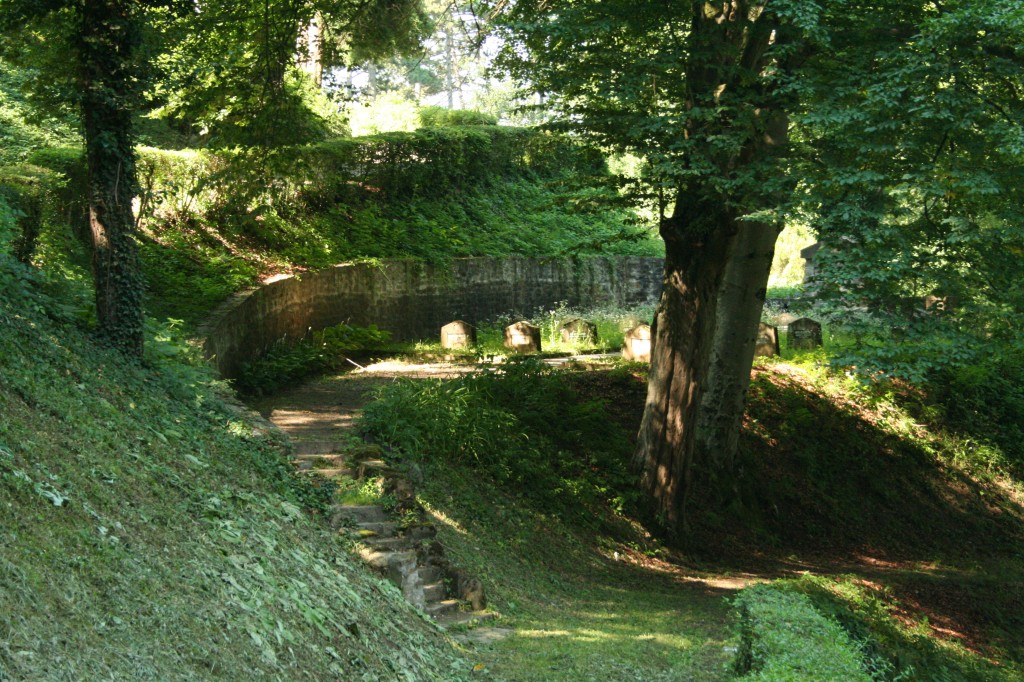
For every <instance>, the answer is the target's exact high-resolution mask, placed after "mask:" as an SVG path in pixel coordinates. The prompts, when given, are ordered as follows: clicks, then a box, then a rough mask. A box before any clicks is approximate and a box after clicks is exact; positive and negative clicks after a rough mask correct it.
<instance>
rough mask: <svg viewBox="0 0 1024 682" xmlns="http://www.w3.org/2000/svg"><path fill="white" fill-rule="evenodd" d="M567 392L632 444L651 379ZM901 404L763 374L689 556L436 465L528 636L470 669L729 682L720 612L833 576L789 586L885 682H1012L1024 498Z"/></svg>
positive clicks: (480, 565) (444, 516) (773, 368)
mask: <svg viewBox="0 0 1024 682" xmlns="http://www.w3.org/2000/svg"><path fill="white" fill-rule="evenodd" d="M573 383H574V384H575V385H576V387H577V389H578V390H579V391H581V392H582V393H583V394H584V395H586V396H591V397H593V396H596V397H603V398H606V399H609V400H610V405H609V412H608V415H609V417H610V418H611V419H613V420H615V421H617V422H619V423H621V424H622V425H624V426H625V427H626V428H627V430H634V431H635V428H636V421H637V420H638V419H639V416H640V414H641V411H642V406H643V396H644V389H643V380H642V377H640V376H637V375H633V374H630V373H627V372H622V371H615V372H611V373H602V372H591V373H586V374H579V375H576V376H575V377H574V379H573ZM907 400H908V396H903V397H897V396H892V395H883V394H878V393H877V392H874V391H870V390H865V389H863V388H860V387H858V386H857V385H856V384H854V383H852V382H848V381H845V380H844V379H842V378H841V377H834V376H829V375H827V374H826V373H824V372H821V371H816V370H814V368H813V362H808V363H807V364H806V365H805V366H794V365H791V364H789V365H784V364H777V365H775V364H771V363H768V364H766V365H764V366H761V367H759V368H758V369H757V370H756V372H755V376H754V381H753V385H752V390H751V401H750V406H749V410H748V415H747V424H746V428H745V430H744V436H743V441H742V446H741V448H742V456H741V466H740V475H739V476H738V477H737V478H736V479H735V480H734V481H732V482H731V484H730V485H729V486H725V487H724V489H722V490H724V492H721V493H719V494H717V495H715V494H710V493H708V494H703V493H702V492H698V493H697V494H696V496H695V499H694V502H693V504H694V507H693V508H694V509H699V510H700V512H699V513H698V514H695V516H694V519H695V526H694V528H693V539H692V542H691V543H690V544H689V545H688V546H687V547H685V548H683V549H682V550H672V549H670V548H665V547H661V546H659V545H658V543H657V542H655V541H652V540H651V539H650V538H649V537H645V535H644V534H643V532H642V530H641V529H640V528H639V527H638V526H637V525H636V524H631V523H625V522H623V521H622V520H621V519H620V521H619V522H617V523H616V522H612V523H611V524H610V525H609V524H608V523H607V522H608V521H609V519H608V518H605V519H604V522H599V523H597V524H596V525H595V526H591V525H588V524H580V522H579V517H578V516H576V515H575V514H572V513H568V514H554V513H552V512H551V511H550V509H549V510H548V511H546V512H545V511H543V510H542V509H543V508H542V507H538V506H537V505H535V504H534V503H532V502H531V501H530V498H527V497H524V496H523V495H522V494H520V493H519V492H518V491H517V490H516V489H514V487H509V486H504V487H503V486H496V485H494V484H493V483H492V482H491V481H490V480H488V478H487V476H486V475H485V474H484V473H483V472H481V471H479V470H474V469H471V468H466V467H464V466H460V465H453V464H451V463H448V462H445V463H443V464H442V463H441V462H438V463H437V464H435V465H431V464H430V463H429V460H428V462H427V463H426V464H425V465H424V466H423V470H424V472H425V475H426V483H425V485H424V487H423V489H422V491H421V498H422V499H423V501H424V502H425V504H426V505H427V506H428V507H429V508H430V509H431V511H432V512H433V513H434V515H435V518H436V519H437V520H438V522H439V525H440V527H441V538H442V539H443V541H444V543H445V545H446V546H447V547H448V548H449V552H450V553H451V554H453V555H454V556H455V557H457V559H458V561H459V563H460V564H461V565H463V566H464V567H466V568H467V569H469V570H470V572H472V573H474V574H476V575H479V576H481V577H482V578H483V580H484V581H485V584H486V585H487V588H488V590H489V598H490V603H491V606H492V607H493V608H495V609H496V610H497V611H498V612H500V613H501V614H502V616H503V617H504V619H505V620H504V623H502V624H509V625H514V626H515V627H516V629H517V632H516V634H515V635H514V636H513V637H511V638H510V639H507V640H504V641H500V642H497V643H494V644H491V645H488V646H487V647H485V648H483V649H481V650H480V651H479V653H478V654H477V655H478V656H479V657H480V658H481V660H483V661H484V662H486V663H487V665H488V668H489V669H490V670H491V671H493V672H494V673H495V674H498V675H501V676H504V677H506V678H508V679H513V680H523V681H533V680H566V681H568V680H590V679H594V680H605V679H607V680H631V679H644V680H647V679H654V680H657V679H666V680H670V679H671V680H675V679H702V680H703V679H724V678H727V677H728V675H729V672H728V670H727V665H728V663H729V659H730V654H729V653H728V650H727V649H726V647H732V646H734V645H735V641H734V640H732V639H730V630H729V628H730V625H729V623H730V618H729V606H728V604H727V603H726V602H725V600H723V599H722V598H721V597H723V596H727V595H728V594H730V593H731V591H732V590H734V589H737V588H738V587H740V586H742V584H743V583H744V581H746V580H750V579H753V578H760V579H769V580H774V579H779V578H791V577H793V576H800V575H803V574H804V573H805V572H809V573H810V574H811V576H813V575H814V574H817V575H819V576H822V577H810V576H808V577H804V578H801V579H798V580H795V581H783V582H780V583H779V584H780V585H781V586H782V587H783V588H784V589H789V590H795V591H799V592H804V593H806V594H809V595H810V596H811V597H812V601H813V602H814V604H815V606H816V607H817V608H818V609H819V611H821V612H823V613H825V614H827V615H829V616H831V617H834V618H836V619H838V620H839V621H840V623H841V624H842V625H843V626H844V628H845V629H846V630H847V631H848V632H849V633H850V635H851V636H852V637H853V638H854V639H855V640H856V641H857V642H859V643H860V645H861V646H862V647H863V651H864V652H865V655H866V656H868V659H869V663H868V665H869V667H871V669H873V670H875V671H877V672H878V674H879V675H880V677H878V679H894V678H896V677H897V676H898V675H900V674H903V675H904V677H903V678H901V679H920V680H932V679H952V680H1001V681H1009V680H1016V679H1020V675H1021V671H1022V669H1024V650H1022V649H1021V645H1020V642H1021V641H1024V639H1022V637H1021V634H1022V633H1024V621H1022V620H1021V615H1020V614H1021V613H1022V611H1024V608H1022V607H1024V592H1022V591H1021V585H1024V561H1022V555H1021V550H1020V548H1021V546H1024V543H1022V538H1024V505H1022V501H1024V495H1022V494H1021V493H1022V491H1021V486H1020V484H1019V483H1016V482H1014V481H1013V480H1012V479H1010V478H1007V477H1006V476H1005V475H1003V474H998V473H995V472H987V471H986V470H984V468H983V467H979V465H978V463H972V462H971V461H969V460H965V459H964V457H963V455H962V452H961V445H962V443H961V442H960V441H959V440H958V436H956V435H954V434H950V433H947V432H944V431H943V430H942V429H941V427H940V426H939V425H937V424H934V423H933V424H929V423H925V422H923V421H920V420H915V419H914V418H913V417H912V416H911V415H912V414H913V410H912V409H910V406H908V404H907ZM628 455H629V453H628V452H624V453H623V457H628ZM538 478H539V477H538ZM615 552H618V554H619V561H615V560H614V558H613V557H614V553H615Z"/></svg>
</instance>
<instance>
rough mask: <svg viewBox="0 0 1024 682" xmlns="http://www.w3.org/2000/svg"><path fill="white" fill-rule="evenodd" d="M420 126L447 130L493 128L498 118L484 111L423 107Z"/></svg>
mask: <svg viewBox="0 0 1024 682" xmlns="http://www.w3.org/2000/svg"><path fill="white" fill-rule="evenodd" d="M420 125H421V126H423V127H424V128H447V127H450V126H493V125H498V118H497V117H496V116H492V115H491V114H485V113H483V112H482V111H470V110H468V109H446V108H444V107H422V108H421V109H420Z"/></svg>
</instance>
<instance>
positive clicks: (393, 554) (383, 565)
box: [359, 547, 416, 572]
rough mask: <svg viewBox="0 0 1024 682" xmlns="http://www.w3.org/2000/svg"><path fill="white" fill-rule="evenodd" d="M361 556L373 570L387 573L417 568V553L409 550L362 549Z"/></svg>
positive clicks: (360, 549)
mask: <svg viewBox="0 0 1024 682" xmlns="http://www.w3.org/2000/svg"><path fill="white" fill-rule="evenodd" d="M359 556H360V558H361V559H362V560H363V561H365V562H366V563H367V564H368V565H369V566H371V567H372V568H376V569H377V570H379V571H385V572H388V571H390V570H392V569H396V570H398V569H402V570H404V569H405V568H408V567H409V566H413V567H415V565H416V552H412V551H409V550H405V551H393V550H381V549H375V548H373V547H360V548H359Z"/></svg>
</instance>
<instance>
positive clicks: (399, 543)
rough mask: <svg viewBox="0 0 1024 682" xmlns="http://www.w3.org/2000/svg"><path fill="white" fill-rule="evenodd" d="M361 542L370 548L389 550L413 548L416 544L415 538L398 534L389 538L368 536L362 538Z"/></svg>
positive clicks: (396, 550)
mask: <svg viewBox="0 0 1024 682" xmlns="http://www.w3.org/2000/svg"><path fill="white" fill-rule="evenodd" d="M361 542H362V543H363V544H364V545H366V546H367V547H370V548H371V549H376V550H390V551H394V552H398V551H403V550H407V549H413V548H415V547H416V545H417V544H418V541H417V540H414V539H413V538H410V537H406V536H404V535H399V536H395V537H390V538H381V537H368V538H363V539H362V540H361Z"/></svg>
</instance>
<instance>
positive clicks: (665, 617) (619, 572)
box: [421, 467, 736, 682]
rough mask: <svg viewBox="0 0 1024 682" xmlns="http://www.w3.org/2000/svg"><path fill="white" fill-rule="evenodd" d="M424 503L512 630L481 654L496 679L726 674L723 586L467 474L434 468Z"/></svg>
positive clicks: (632, 533)
mask: <svg viewBox="0 0 1024 682" xmlns="http://www.w3.org/2000/svg"><path fill="white" fill-rule="evenodd" d="M421 499H422V501H423V502H424V503H425V504H426V506H427V507H428V509H429V510H430V511H431V512H432V513H433V515H434V517H435V522H436V523H437V525H438V527H439V538H440V539H441V541H442V543H443V544H444V545H445V547H446V548H447V549H448V553H449V554H450V555H451V556H452V557H453V558H454V559H455V560H456V561H457V563H458V564H459V565H460V566H463V567H464V568H465V569H467V570H468V571H469V572H470V573H473V574H474V575H478V576H480V577H481V579H482V580H483V581H484V584H485V585H486V589H487V590H488V593H487V594H488V599H489V604H490V606H491V607H492V608H493V609H495V610H496V611H497V612H498V613H500V614H501V616H502V618H501V620H499V623H498V624H499V625H500V626H502V627H514V628H515V634H514V635H513V636H512V637H510V638H509V639H505V640H502V641H499V642H496V643H494V644H493V645H490V646H487V647H484V648H482V649H481V650H479V651H478V652H477V656H478V657H479V658H480V659H481V660H482V661H484V662H485V663H486V664H487V666H488V670H490V671H491V672H493V673H494V674H495V675H496V676H497V677H498V678H500V679H508V680H518V681H524V682H525V681H537V682H539V681H541V680H543V681H545V682H548V681H551V682H555V681H564V682H577V681H585V680H645V681H655V680H664V681H665V682H668V681H669V680H683V679H695V680H721V679H727V677H728V675H727V666H728V663H729V661H730V660H731V654H730V652H729V650H728V649H727V648H726V647H727V646H728V644H729V642H730V641H731V637H732V631H731V621H730V617H729V606H728V604H727V603H726V602H725V601H724V600H723V599H722V597H723V595H726V594H728V593H729V590H728V589H723V588H722V587H721V584H720V583H717V582H715V581H711V583H714V584H715V586H712V584H711V583H706V582H704V581H703V580H702V579H700V578H699V577H698V578H696V579H695V578H694V576H693V575H692V574H690V575H687V576H685V577H684V576H683V575H682V574H681V573H679V572H677V571H663V570H658V569H657V568H654V569H646V568H644V567H643V566H641V565H638V564H636V563H631V562H627V561H624V560H623V561H618V562H617V561H615V560H614V558H613V557H614V554H613V551H614V550H612V549H611V546H612V544H611V543H610V541H602V540H601V539H600V538H601V536H600V535H599V534H596V533H595V532H594V530H593V529H589V528H581V527H579V526H578V525H577V522H574V521H572V520H569V519H567V518H560V517H559V516H556V515H553V514H550V513H545V512H542V511H538V510H537V509H536V508H534V507H533V506H532V505H531V504H530V503H529V502H528V501H527V500H524V499H523V498H521V497H520V496H518V495H516V494H515V493H514V491H510V490H507V489H501V488H499V487H496V486H494V485H493V484H491V483H489V482H488V481H486V480H485V479H482V478H481V477H480V476H477V475H475V474H474V473H472V472H469V471H467V470H465V469H460V468H457V467H443V468H442V467H437V468H430V469H429V470H428V472H427V481H426V485H425V487H424V489H423V490H422V491H421ZM617 535H618V537H620V538H624V537H630V538H636V537H637V533H636V529H626V528H622V529H620V532H619V533H617ZM601 545H605V549H601ZM616 546H617V545H616ZM619 548H620V549H622V550H623V552H627V551H630V550H628V549H627V548H625V547H619ZM735 586H736V585H733V587H735Z"/></svg>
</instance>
